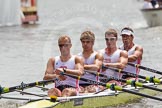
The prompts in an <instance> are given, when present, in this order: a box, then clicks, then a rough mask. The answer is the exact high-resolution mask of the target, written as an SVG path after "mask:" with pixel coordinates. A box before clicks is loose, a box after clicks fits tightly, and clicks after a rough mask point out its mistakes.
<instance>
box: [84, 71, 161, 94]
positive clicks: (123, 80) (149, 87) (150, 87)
mask: <svg viewBox="0 0 162 108" xmlns="http://www.w3.org/2000/svg"><path fill="white" fill-rule="evenodd" d="M85 71H86V72H89V73H90V74H93V75H97V74H98V76H101V77H106V78H108V79H110V80H116V81H120V82H123V83H126V84H128V85H131V86H132V87H143V88H147V89H151V90H155V91H160V92H162V89H159V88H156V87H152V86H147V85H144V84H143V83H140V82H138V81H135V80H125V79H122V78H116V77H113V76H106V75H104V74H101V73H97V72H95V71H93V72H92V71H88V70H85Z"/></svg>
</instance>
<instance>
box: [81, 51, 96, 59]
mask: <svg viewBox="0 0 162 108" xmlns="http://www.w3.org/2000/svg"><path fill="white" fill-rule="evenodd" d="M93 52H94V51H93V50H89V51H83V56H84V58H88V57H89V56H90V55H91V54H92V53H93Z"/></svg>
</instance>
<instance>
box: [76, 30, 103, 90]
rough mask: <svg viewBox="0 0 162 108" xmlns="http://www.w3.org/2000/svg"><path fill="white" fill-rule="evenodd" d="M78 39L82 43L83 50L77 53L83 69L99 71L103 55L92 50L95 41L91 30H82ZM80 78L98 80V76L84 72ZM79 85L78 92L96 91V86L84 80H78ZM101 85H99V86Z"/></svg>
mask: <svg viewBox="0 0 162 108" xmlns="http://www.w3.org/2000/svg"><path fill="white" fill-rule="evenodd" d="M80 41H81V44H82V48H83V51H82V52H80V53H79V54H78V55H79V56H81V57H82V59H83V60H84V69H85V70H92V71H100V68H101V67H102V61H103V56H102V55H101V54H99V53H98V52H97V51H94V50H93V45H94V42H95V35H94V33H93V32H91V31H84V32H83V33H82V34H81V36H80ZM82 78H87V79H92V80H98V76H95V75H93V74H90V73H88V72H86V73H85V74H84V75H83V76H82ZM79 85H80V86H81V88H82V89H81V91H80V92H96V91H97V86H96V85H92V84H89V83H87V82H85V81H80V82H79ZM100 87H101V86H100Z"/></svg>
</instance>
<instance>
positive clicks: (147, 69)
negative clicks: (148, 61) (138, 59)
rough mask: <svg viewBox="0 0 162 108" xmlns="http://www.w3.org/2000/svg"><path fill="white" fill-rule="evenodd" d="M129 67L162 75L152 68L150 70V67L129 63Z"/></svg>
mask: <svg viewBox="0 0 162 108" xmlns="http://www.w3.org/2000/svg"><path fill="white" fill-rule="evenodd" d="M128 65H130V66H133V67H137V68H140V69H143V70H146V71H150V72H153V73H157V74H160V75H162V72H160V71H158V70H155V69H151V68H148V67H145V66H141V65H139V64H133V63H128Z"/></svg>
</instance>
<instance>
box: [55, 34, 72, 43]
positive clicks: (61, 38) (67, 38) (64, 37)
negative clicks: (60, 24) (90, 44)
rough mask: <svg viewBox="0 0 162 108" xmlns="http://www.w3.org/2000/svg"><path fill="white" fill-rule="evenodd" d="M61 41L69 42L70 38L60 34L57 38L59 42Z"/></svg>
mask: <svg viewBox="0 0 162 108" xmlns="http://www.w3.org/2000/svg"><path fill="white" fill-rule="evenodd" d="M61 41H67V42H69V43H71V39H70V37H69V36H67V35H62V36H60V37H59V39H58V43H59V42H61Z"/></svg>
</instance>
